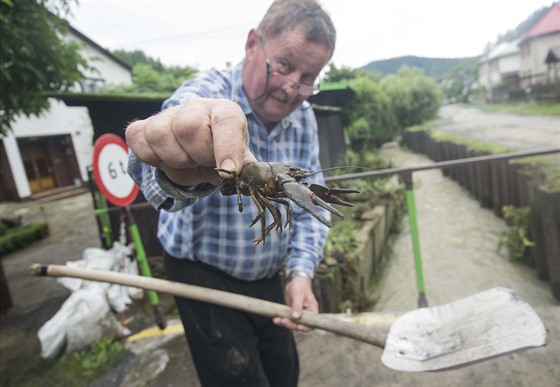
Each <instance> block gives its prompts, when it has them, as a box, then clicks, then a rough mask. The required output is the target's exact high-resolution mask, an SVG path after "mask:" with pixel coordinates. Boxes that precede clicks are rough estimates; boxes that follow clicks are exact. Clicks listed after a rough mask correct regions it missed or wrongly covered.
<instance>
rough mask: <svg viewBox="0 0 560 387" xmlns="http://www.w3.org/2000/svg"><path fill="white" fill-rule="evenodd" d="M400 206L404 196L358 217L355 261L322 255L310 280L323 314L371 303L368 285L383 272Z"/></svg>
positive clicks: (375, 207) (356, 309)
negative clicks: (314, 274) (323, 256)
mask: <svg viewBox="0 0 560 387" xmlns="http://www.w3.org/2000/svg"><path fill="white" fill-rule="evenodd" d="M403 205H404V196H403V197H400V196H399V195H397V196H396V197H394V198H391V199H387V200H384V201H383V203H380V204H378V205H376V206H374V207H373V208H371V209H369V210H367V211H365V212H364V213H363V214H362V215H361V216H360V219H359V221H357V222H356V224H357V226H358V227H357V229H356V231H355V238H356V241H357V243H358V251H359V253H358V254H357V255H358V258H354V257H352V256H337V257H332V256H328V255H327V256H325V258H324V260H323V262H322V263H321V264H320V266H319V268H318V270H317V273H316V276H315V279H314V280H313V290H314V292H315V296H316V297H317V300H318V302H319V310H320V311H321V312H322V313H340V312H345V311H347V310H352V312H358V311H361V310H364V309H366V308H367V307H368V306H369V305H370V304H371V302H370V300H369V291H368V288H369V284H370V283H371V281H372V279H373V278H374V277H376V276H378V275H379V274H380V273H381V271H382V267H383V265H382V264H383V261H384V260H385V258H386V257H385V252H386V251H389V249H388V244H389V243H390V240H391V238H390V236H391V235H392V234H396V232H397V230H398V228H399V225H400V223H401V220H402V211H401V210H400V209H402V208H403Z"/></svg>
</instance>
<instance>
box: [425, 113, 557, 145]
mask: <svg viewBox="0 0 560 387" xmlns="http://www.w3.org/2000/svg"><path fill="white" fill-rule="evenodd" d="M559 113H560V112H559ZM439 116H440V118H439V119H438V120H436V122H435V126H436V127H437V130H439V131H443V132H448V133H452V134H456V135H459V136H464V137H470V138H473V139H476V140H481V141H485V142H489V143H493V144H498V145H503V146H506V147H511V148H513V149H515V150H536V149H543V148H552V147H560V114H559V115H557V116H527V115H517V114H510V113H507V112H490V113H489V112H484V111H482V110H480V109H476V108H467V107H463V106H459V105H446V106H444V107H442V108H441V109H440V112H439Z"/></svg>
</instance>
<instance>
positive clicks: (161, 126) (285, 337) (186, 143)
mask: <svg viewBox="0 0 560 387" xmlns="http://www.w3.org/2000/svg"><path fill="white" fill-rule="evenodd" d="M335 38H336V32H335V29H334V26H333V24H332V21H331V19H330V18H329V16H328V15H327V14H326V13H325V12H324V11H323V10H322V9H321V7H320V6H319V5H318V4H317V3H316V2H315V1H309V0H277V1H275V2H274V3H273V4H272V5H271V7H270V8H269V10H268V11H267V13H266V15H265V17H264V18H263V20H262V21H261V23H260V24H259V27H258V28H257V29H252V30H251V31H250V32H249V34H248V37H247V42H246V45H245V58H244V60H243V61H242V63H240V64H239V65H237V66H236V67H234V68H230V69H227V70H224V71H216V70H211V71H209V72H207V73H203V74H200V75H199V76H198V77H196V78H195V79H193V80H188V81H186V82H185V83H184V84H183V85H182V86H181V87H180V88H179V89H178V90H177V91H176V92H175V93H174V94H173V96H172V97H171V98H170V99H168V100H167V101H165V102H164V104H163V111H162V112H161V113H159V114H157V115H155V116H153V117H150V118H148V119H146V120H141V121H136V122H134V123H132V124H131V125H130V126H129V127H128V128H127V130H126V138H127V142H128V145H129V147H130V149H131V157H130V161H129V172H130V174H131V176H132V177H133V178H134V179H135V181H136V182H137V183H138V185H139V186H140V187H141V189H142V191H143V193H144V195H145V196H146V198H147V199H148V201H150V202H151V203H152V205H154V206H155V207H156V208H157V209H159V210H161V211H160V221H159V227H158V236H159V238H160V240H161V243H162V245H163V247H164V249H165V254H164V260H165V269H166V273H167V277H168V278H169V279H170V280H173V281H180V282H185V283H190V284H194V285H199V286H205V287H211V288H216V289H219V290H225V291H228V292H233V293H240V294H245V295H248V296H252V297H259V298H262V299H266V300H269V301H273V302H286V303H287V304H288V305H290V306H291V310H292V317H293V318H292V319H286V318H275V319H272V320H271V319H269V318H265V317H261V316H256V315H254V314H250V313H243V312H239V311H236V310H232V309H228V308H223V307H219V306H213V305H208V304H204V303H200V302H195V301H190V300H185V299H182V298H177V299H176V303H177V307H178V310H179V313H180V316H181V319H182V322H183V325H184V326H185V333H186V336H187V341H188V343H189V347H190V349H191V353H192V356H193V359H194V362H195V366H196V369H197V372H198V376H199V378H200V380H201V383H202V384H203V385H208V386H218V385H241V386H267V385H277V386H280V385H286V386H293V385H296V384H297V380H298V374H299V363H298V357H297V351H296V347H295V343H294V339H293V335H292V333H291V332H290V331H289V329H291V330H302V331H306V330H308V328H307V327H305V326H303V325H301V324H298V322H297V320H298V318H299V316H300V315H301V312H302V311H303V310H308V311H313V312H318V305H317V301H316V299H315V296H314V295H313V292H312V287H311V280H312V278H313V275H314V273H315V270H316V268H317V265H318V264H319V262H320V260H321V258H322V250H323V246H324V242H325V239H326V236H327V231H328V230H327V229H326V227H325V226H323V225H322V224H321V223H319V221H317V220H316V219H314V218H313V217H312V216H311V215H309V214H308V213H306V212H305V211H303V210H302V209H301V208H299V207H297V206H293V214H292V227H291V228H289V229H284V230H283V231H282V232H280V231H277V230H275V231H272V232H271V233H270V234H268V235H267V237H266V241H265V242H264V243H261V244H258V245H255V244H254V243H253V240H255V239H257V238H258V237H259V236H260V233H261V231H262V230H261V228H260V227H259V226H256V227H252V228H250V227H249V225H250V224H251V222H252V220H253V219H254V218H255V217H256V216H257V214H258V212H257V208H256V206H255V205H254V204H253V203H252V201H251V199H250V198H245V197H244V198H243V208H244V210H243V213H240V212H239V210H238V206H237V198H236V197H235V195H234V196H224V195H221V194H220V192H219V191H218V190H216V186H217V185H218V183H219V181H220V180H221V179H223V178H231V174H228V173H225V172H220V174H218V172H216V168H217V167H218V168H220V169H223V170H226V171H240V169H241V167H242V165H243V164H244V163H247V162H251V161H255V160H257V159H258V160H259V161H279V162H285V163H289V164H292V165H296V166H298V167H302V168H305V169H307V170H310V171H313V172H315V171H318V170H320V164H319V149H318V146H319V142H318V135H317V123H316V121H315V117H314V115H313V111H312V109H311V108H310V105H309V104H308V103H307V102H306V101H305V100H306V98H308V97H309V96H310V95H312V94H313V93H314V87H313V85H314V83H315V80H316V79H317V77H318V75H319V73H320V71H321V70H322V69H323V67H324V66H325V65H326V64H327V63H328V61H329V60H330V58H331V57H332V54H333V51H334V46H335ZM310 180H312V181H313V182H315V183H319V184H322V181H323V177H322V175H321V174H315V175H313V176H312V178H311V179H310ZM283 211H284V216H285V209H283ZM326 216H327V215H326ZM284 219H285V218H284ZM269 220H270V219H269ZM282 266H283V267H284V269H285V274H286V277H287V284H286V287H285V289H284V290H282V288H281V282H280V276H279V274H278V272H279V271H280V269H281V267H282ZM284 297H285V299H284ZM286 328H288V329H286Z"/></svg>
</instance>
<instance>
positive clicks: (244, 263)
mask: <svg viewBox="0 0 560 387" xmlns="http://www.w3.org/2000/svg"><path fill="white" fill-rule="evenodd" d="M193 96H199V97H203V98H227V99H230V100H232V101H234V102H236V103H237V104H239V106H240V107H241V109H242V110H243V112H244V113H245V116H246V117H247V122H248V127H249V135H250V145H249V146H250V149H251V152H253V154H254V155H255V157H256V158H257V159H258V160H260V161H278V162H284V163H288V164H292V165H295V166H298V167H301V168H304V169H306V170H308V171H312V172H315V171H319V170H320V169H321V165H320V163H319V139H318V133H317V122H316V119H315V116H314V113H313V110H312V108H311V106H310V105H309V103H307V102H304V103H303V104H302V105H301V106H299V107H298V108H297V109H296V110H295V111H294V112H292V113H291V114H290V115H289V116H288V117H286V118H285V119H284V120H282V121H281V122H279V123H278V124H277V125H276V127H275V128H274V129H273V130H272V131H271V132H270V133H269V132H267V130H266V129H265V128H264V126H263V125H262V124H261V122H260V120H259V119H258V118H257V117H256V115H255V114H254V113H253V111H252V110H251V107H250V106H249V103H248V100H247V97H246V95H245V92H244V91H243V87H242V63H240V64H239V65H237V66H235V67H233V68H229V69H226V70H223V71H217V70H211V71H209V72H205V73H201V74H199V75H198V76H197V77H196V78H194V79H192V80H188V81H186V82H184V83H183V85H182V86H181V87H180V88H179V89H177V90H176V91H175V93H174V94H173V95H172V96H171V98H169V99H168V100H166V101H165V102H164V103H163V109H167V108H169V107H171V106H175V105H178V104H180V103H182V102H184V101H186V100H187V99H188V98H190V97H193ZM158 173H159V172H157V171H156V169H155V168H153V167H151V166H148V165H146V164H143V163H141V162H140V161H138V160H137V159H136V158H135V157H134V155H133V154H132V153H131V154H130V157H129V174H130V175H131V177H132V178H133V179H134V180H135V181H136V183H137V184H138V185H139V186H140V188H141V190H142V192H143V193H144V196H145V197H146V199H147V200H148V201H149V202H150V203H151V204H152V205H153V206H154V207H155V208H156V209H159V210H161V211H160V216H159V226H158V237H159V240H160V241H161V243H162V245H163V248H164V249H165V250H166V251H167V252H168V253H169V254H170V255H172V256H174V257H178V258H187V259H191V260H194V261H200V262H203V263H206V264H208V265H211V266H213V267H216V268H218V269H219V270H221V271H223V272H226V273H227V274H229V275H231V276H233V277H236V278H240V279H243V280H248V281H252V280H257V279H261V278H268V277H271V276H272V275H274V274H275V273H276V272H278V270H279V269H280V267H281V265H282V264H283V263H285V268H286V274H287V275H290V274H292V273H294V272H303V273H304V274H306V275H308V276H309V277H311V278H312V277H313V275H314V273H315V270H316V269H317V266H318V264H319V262H320V260H321V258H322V254H323V247H324V243H325V239H326V236H327V233H328V228H327V227H326V226H324V225H323V224H321V223H320V222H319V221H317V220H316V219H315V218H313V217H312V216H311V215H309V214H308V213H307V212H305V211H304V210H302V209H301V208H300V207H299V206H297V205H295V204H294V205H293V206H292V226H291V228H285V229H283V231H282V232H280V231H279V230H273V231H271V232H270V234H268V235H267V237H266V241H265V242H264V243H260V244H258V245H255V244H254V243H253V240H255V239H257V238H258V237H259V236H260V235H261V225H260V222H259V223H257V224H256V225H254V226H253V227H249V225H250V224H251V222H252V221H253V219H254V218H255V217H256V216H257V214H258V210H257V207H256V206H255V204H254V203H253V202H252V199H251V198H250V197H244V196H243V197H242V199H243V212H242V213H240V212H239V209H238V206H237V196H236V195H233V196H224V195H222V194H221V193H220V192H219V190H217V189H215V187H213V186H208V185H206V186H203V187H198V189H194V190H193V192H188V191H187V190H184V192H183V193H184V194H182V193H181V192H179V193H178V192H176V191H177V190H169V189H167V190H164V188H165V184H161V185H160V184H158V182H157V181H159V180H157V179H155V175H157V174H158ZM307 181H308V182H310V183H317V184H324V180H323V175H322V174H321V173H317V174H314V175H313V176H311V177H310V178H309V179H307ZM162 186H163V188H162ZM209 192H210V193H209ZM279 206H280V207H281V211H282V216H283V220H284V221H285V219H286V209H285V208H283V207H284V206H283V205H279ZM321 211H322V214H323V215H324V216H325V217H327V218H329V213H328V212H326V211H324V210H322V209H321ZM266 219H267V225H268V224H270V222H271V221H272V218H271V216H270V214H268V213H267V217H266Z"/></svg>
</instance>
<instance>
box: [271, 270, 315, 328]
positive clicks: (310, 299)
mask: <svg viewBox="0 0 560 387" xmlns="http://www.w3.org/2000/svg"><path fill="white" fill-rule="evenodd" d="M286 302H287V304H288V305H290V307H291V319H288V318H282V317H276V318H274V319H273V322H274V323H275V324H277V325H280V326H283V327H285V328H288V329H291V330H297V331H302V332H309V331H311V330H312V329H311V328H310V327H308V326H306V325H304V324H301V323H300V322H298V320H299V319H300V318H301V316H302V313H303V311H304V310H305V311H308V312H314V313H318V312H319V304H318V303H317V299H316V298H315V295H314V294H313V290H312V287H311V280H310V279H309V278H307V277H294V278H293V279H292V280H291V281H290V282H288V284H287V285H286Z"/></svg>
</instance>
